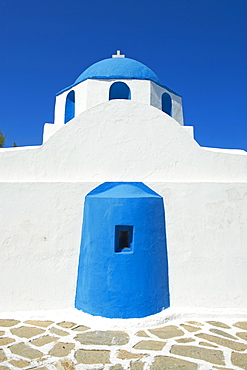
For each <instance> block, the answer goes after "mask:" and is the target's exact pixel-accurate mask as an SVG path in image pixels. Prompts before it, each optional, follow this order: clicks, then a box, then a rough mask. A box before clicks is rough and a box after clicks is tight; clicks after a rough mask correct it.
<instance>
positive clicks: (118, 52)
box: [112, 50, 125, 58]
mask: <svg viewBox="0 0 247 370" xmlns="http://www.w3.org/2000/svg"><path fill="white" fill-rule="evenodd" d="M112 58H125V55H121V52H120V50H117V54H115V55H112Z"/></svg>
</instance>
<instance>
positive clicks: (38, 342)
mask: <svg viewBox="0 0 247 370" xmlns="http://www.w3.org/2000/svg"><path fill="white" fill-rule="evenodd" d="M58 339H59V338H57V337H51V336H50V335H44V336H43V337H41V338H37V339H34V340H32V341H31V344H33V345H34V346H37V347H42V346H44V345H46V344H48V343H51V342H55V341H57V340H58Z"/></svg>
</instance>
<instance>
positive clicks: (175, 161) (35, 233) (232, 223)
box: [0, 101, 247, 312]
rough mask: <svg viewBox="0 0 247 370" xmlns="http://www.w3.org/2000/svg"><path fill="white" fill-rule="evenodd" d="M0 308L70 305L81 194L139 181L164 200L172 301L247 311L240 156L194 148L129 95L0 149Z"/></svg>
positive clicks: (244, 167) (245, 167) (244, 170)
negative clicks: (31, 140)
mask: <svg viewBox="0 0 247 370" xmlns="http://www.w3.org/2000/svg"><path fill="white" fill-rule="evenodd" d="M0 181H1V182H0V201H1V207H0V213H1V216H0V219H1V223H0V235H1V241H0V264H1V268H0V279H1V282H2V283H1V285H0V292H1V297H2V299H1V300H0V311H2V312H3V311H16V310H27V309H28V310H35V309H53V308H54V309H56V308H67V307H73V305H74V298H75V287H76V279H77V266H78V258H79V248H80V238H81V225H82V212H83V203H84V197H85V195H86V194H87V193H88V192H89V191H90V190H92V189H93V188H95V187H96V186H97V185H99V184H100V183H102V182H105V181H142V182H144V183H145V184H146V185H148V186H149V187H150V188H151V189H153V190H154V191H156V192H157V193H158V194H160V195H162V196H163V198H164V203H165V212H166V228H167V247H168V261H169V284H170V285H169V287H170V300H171V306H172V307H212V308H214V307H225V308H238V309H240V308H246V307H247V294H246V279H247V276H246V275H247V268H246V266H247V250H246V240H247V155H246V153H245V152H243V153H242V154H231V151H229V152H217V151H212V150H205V149H203V148H201V147H200V146H199V145H198V144H197V143H196V142H195V141H194V140H193V139H192V138H191V136H190V135H189V134H188V133H187V131H186V130H184V128H183V127H181V126H180V125H179V124H178V123H177V122H176V121H175V120H173V119H172V118H171V117H169V116H168V115H166V114H165V113H163V112H161V111H160V110H158V109H156V108H154V107H151V106H148V105H145V104H141V103H137V102H133V101H110V102H108V103H103V104H101V105H98V106H96V107H93V108H92V109H89V110H87V111H85V112H84V113H81V114H80V115H79V116H78V117H77V118H75V119H74V120H72V121H70V122H69V123H68V124H67V125H64V126H63V127H62V128H61V129H60V130H59V131H58V132H56V133H55V134H54V135H53V136H52V137H51V138H50V139H49V140H48V141H47V142H46V143H45V144H44V145H42V146H41V147H37V148H32V147H30V148H19V149H18V148H14V149H2V150H1V151H0Z"/></svg>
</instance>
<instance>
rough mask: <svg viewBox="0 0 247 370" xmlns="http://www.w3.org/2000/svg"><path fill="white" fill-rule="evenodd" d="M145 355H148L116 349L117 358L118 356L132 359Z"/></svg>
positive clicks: (123, 358)
mask: <svg viewBox="0 0 247 370" xmlns="http://www.w3.org/2000/svg"><path fill="white" fill-rule="evenodd" d="M145 356H148V355H147V354H139V353H132V352H129V351H126V350H124V349H121V350H120V351H118V354H117V358H120V359H121V360H126V359H127V360H132V359H140V358H143V357H145Z"/></svg>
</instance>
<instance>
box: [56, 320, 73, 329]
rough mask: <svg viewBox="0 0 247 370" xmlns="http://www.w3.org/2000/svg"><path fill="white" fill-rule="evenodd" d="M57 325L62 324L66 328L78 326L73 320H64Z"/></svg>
mask: <svg viewBox="0 0 247 370" xmlns="http://www.w3.org/2000/svg"><path fill="white" fill-rule="evenodd" d="M57 325H58V326H61V328H64V329H70V328H73V326H76V324H75V323H74V322H72V321H62V322H60V323H59V324H57Z"/></svg>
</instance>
